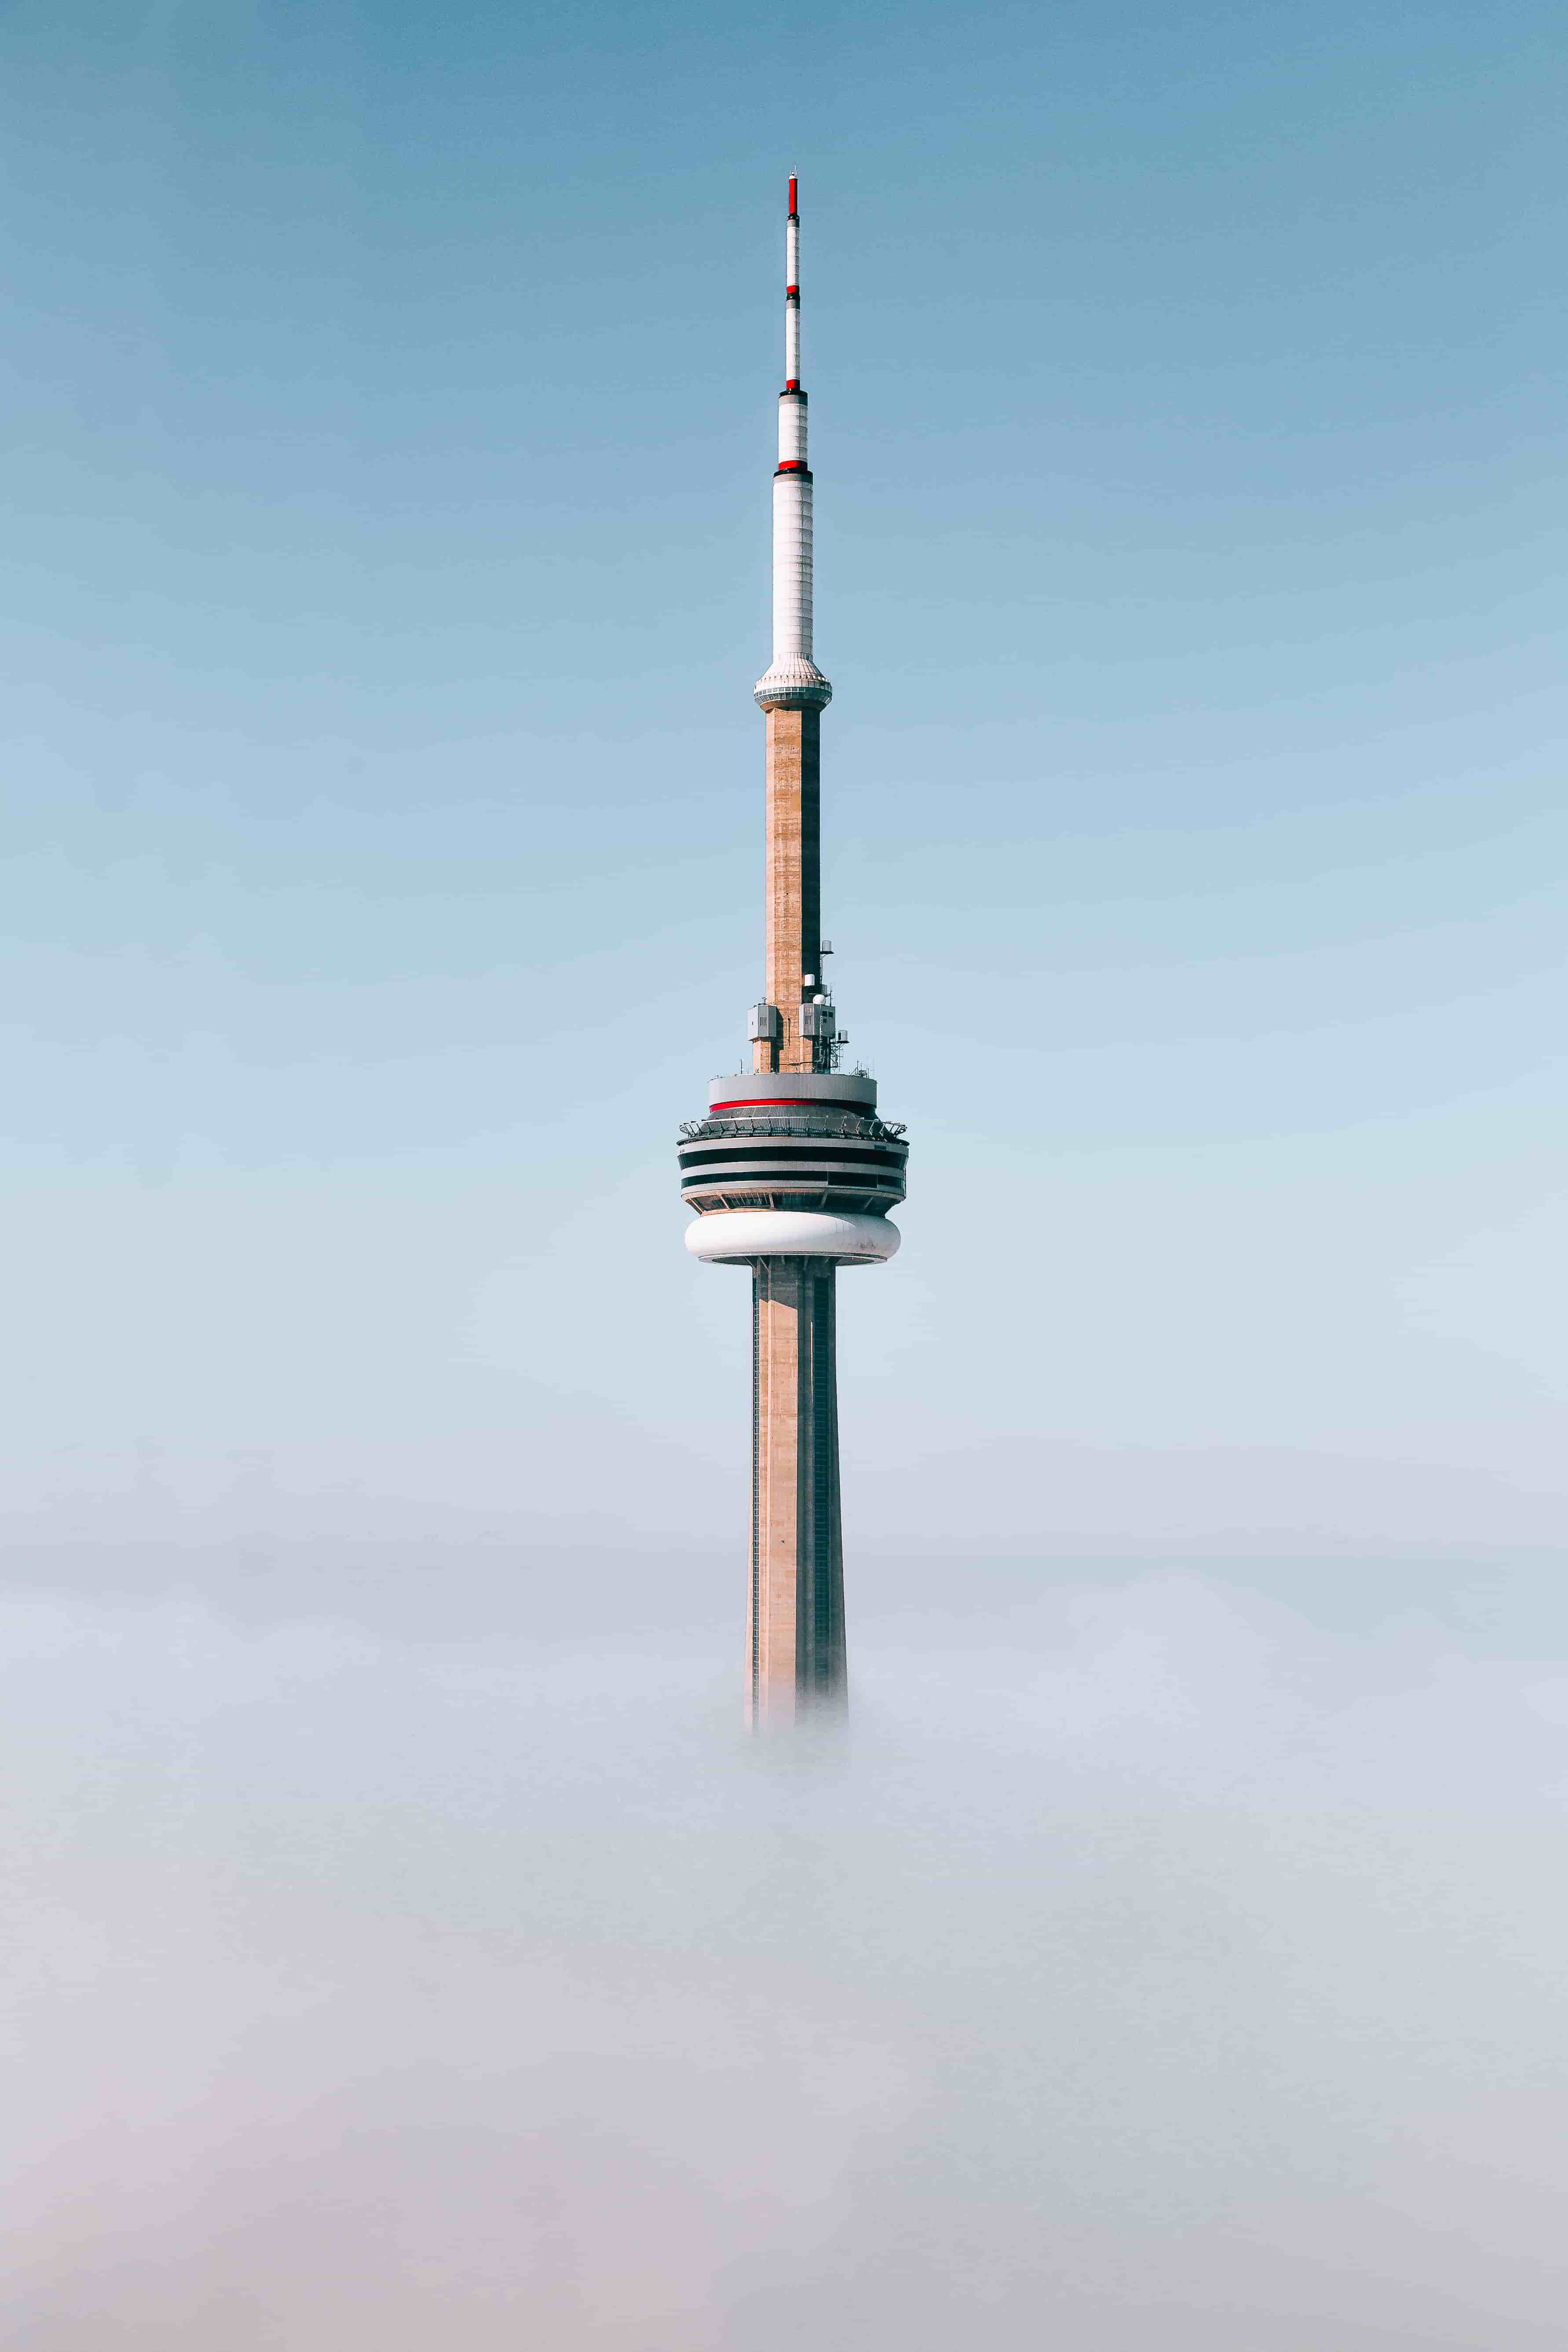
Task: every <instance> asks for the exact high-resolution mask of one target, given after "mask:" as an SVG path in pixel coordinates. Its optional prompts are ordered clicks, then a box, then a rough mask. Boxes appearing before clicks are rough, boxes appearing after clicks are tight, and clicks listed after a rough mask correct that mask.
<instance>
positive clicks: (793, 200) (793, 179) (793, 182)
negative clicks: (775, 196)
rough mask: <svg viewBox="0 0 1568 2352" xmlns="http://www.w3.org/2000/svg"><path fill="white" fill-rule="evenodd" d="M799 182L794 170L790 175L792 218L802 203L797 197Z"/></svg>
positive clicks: (790, 212)
mask: <svg viewBox="0 0 1568 2352" xmlns="http://www.w3.org/2000/svg"><path fill="white" fill-rule="evenodd" d="M797 186H798V182H797V180H796V177H795V173H793V172H792V173H790V175H789V215H790V218H791V220H793V219H794V218H795V215H796V213H797V212H799V210H800V205H799V204H798V203H797V201H796V198H795V190H796V187H797Z"/></svg>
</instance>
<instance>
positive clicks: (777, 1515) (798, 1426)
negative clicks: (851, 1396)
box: [746, 1257, 847, 1726]
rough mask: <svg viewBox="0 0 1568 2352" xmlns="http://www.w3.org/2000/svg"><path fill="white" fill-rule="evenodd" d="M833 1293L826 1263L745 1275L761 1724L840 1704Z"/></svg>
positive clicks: (750, 1644) (751, 1689)
mask: <svg viewBox="0 0 1568 2352" xmlns="http://www.w3.org/2000/svg"><path fill="white" fill-rule="evenodd" d="M836 1289H837V1268H836V1266H835V1265H834V1262H833V1260H832V1259H830V1258H812V1257H766V1258H759V1259H758V1260H756V1262H755V1265H754V1267H753V1271H752V1361H753V1382H752V1398H753V1405H752V1578H751V1607H750V1612H749V1622H748V1628H747V1648H748V1668H749V1671H748V1675H747V1695H746V1696H747V1714H748V1718H749V1720H751V1721H752V1723H755V1724H757V1725H759V1726H766V1725H769V1724H778V1723H789V1722H793V1721H794V1720H795V1717H797V1716H799V1715H802V1714H805V1713H806V1712H808V1711H811V1710H813V1709H815V1710H816V1711H819V1712H820V1711H821V1710H823V1709H824V1708H835V1707H837V1706H842V1704H843V1702H844V1697H845V1690H846V1682H847V1672H846V1659H845V1644H844V1537H843V1526H842V1521H841V1517H840V1511H839V1490H838V1383H837V1368H836V1360H835V1357H836V1331H835V1323H836V1314H837V1296H836Z"/></svg>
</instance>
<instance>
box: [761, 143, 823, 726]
mask: <svg viewBox="0 0 1568 2352" xmlns="http://www.w3.org/2000/svg"><path fill="white" fill-rule="evenodd" d="M799 185H800V183H799V181H798V179H797V178H796V176H795V174H794V173H791V175H790V184H789V211H788V213H787V215H785V219H784V390H783V391H782V392H781V393H780V394H779V458H778V465H777V467H776V468H775V470H774V474H773V662H772V665H771V667H769V668H768V669H767V671H766V672H765V673H764V675H763V677H760V678H759V679H758V680H757V683H756V686H755V688H753V689H752V690H753V692H754V693H755V695H756V698H757V700H758V701H759V702H760V703H761V705H762V707H763V709H764V710H821V709H824V708H825V707H826V704H827V703H828V702H830V701H831V700H832V698H833V688H831V686H829V684H828V683H827V680H826V678H825V677H823V675H822V672H821V671H820V670H819V669H818V668H817V667H816V662H815V661H814V660H813V658H812V642H811V641H812V604H813V588H814V581H813V570H814V563H813V518H812V479H811V467H810V466H809V465H808V464H807V462H806V449H805V439H806V400H805V385H804V384H803V383H802V382H801V367H800V199H799V194H798V191H799Z"/></svg>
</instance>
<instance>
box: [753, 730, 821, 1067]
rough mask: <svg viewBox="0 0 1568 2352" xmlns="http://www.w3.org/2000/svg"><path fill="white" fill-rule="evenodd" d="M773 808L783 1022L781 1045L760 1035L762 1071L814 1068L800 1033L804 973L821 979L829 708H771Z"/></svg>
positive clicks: (772, 902)
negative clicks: (824, 721) (824, 782)
mask: <svg viewBox="0 0 1568 2352" xmlns="http://www.w3.org/2000/svg"><path fill="white" fill-rule="evenodd" d="M767 722H768V811H767V882H766V889H767V955H768V966H767V990H768V997H767V1001H768V1003H770V1004H776V1005H777V1006H778V1009H779V1013H780V1014H781V1016H782V1018H783V1022H784V1035H783V1038H782V1040H781V1041H780V1042H778V1043H777V1044H771V1045H770V1044H768V1043H767V1042H766V1041H764V1040H762V1039H759V1041H758V1043H757V1045H756V1046H755V1047H754V1049H753V1052H752V1068H753V1069H757V1070H809V1069H810V1068H811V1067H812V1042H811V1039H810V1038H809V1037H803V1036H802V1035H801V1034H800V1000H801V989H802V984H803V982H804V979H805V974H806V973H807V972H808V971H809V972H813V973H815V974H816V979H817V982H818V985H820V984H821V980H822V970H821V961H820V953H819V950H820V943H821V938H822V713H821V712H820V710H770V711H769V712H768V713H767Z"/></svg>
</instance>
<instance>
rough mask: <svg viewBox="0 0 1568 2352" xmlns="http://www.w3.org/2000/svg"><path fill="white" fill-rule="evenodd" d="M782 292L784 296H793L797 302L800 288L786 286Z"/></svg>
mask: <svg viewBox="0 0 1568 2352" xmlns="http://www.w3.org/2000/svg"><path fill="white" fill-rule="evenodd" d="M784 292H785V293H786V294H793V295H794V296H795V300H796V301H797V302H798V301H799V300H800V288H799V287H798V286H786V287H785V288H784Z"/></svg>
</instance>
